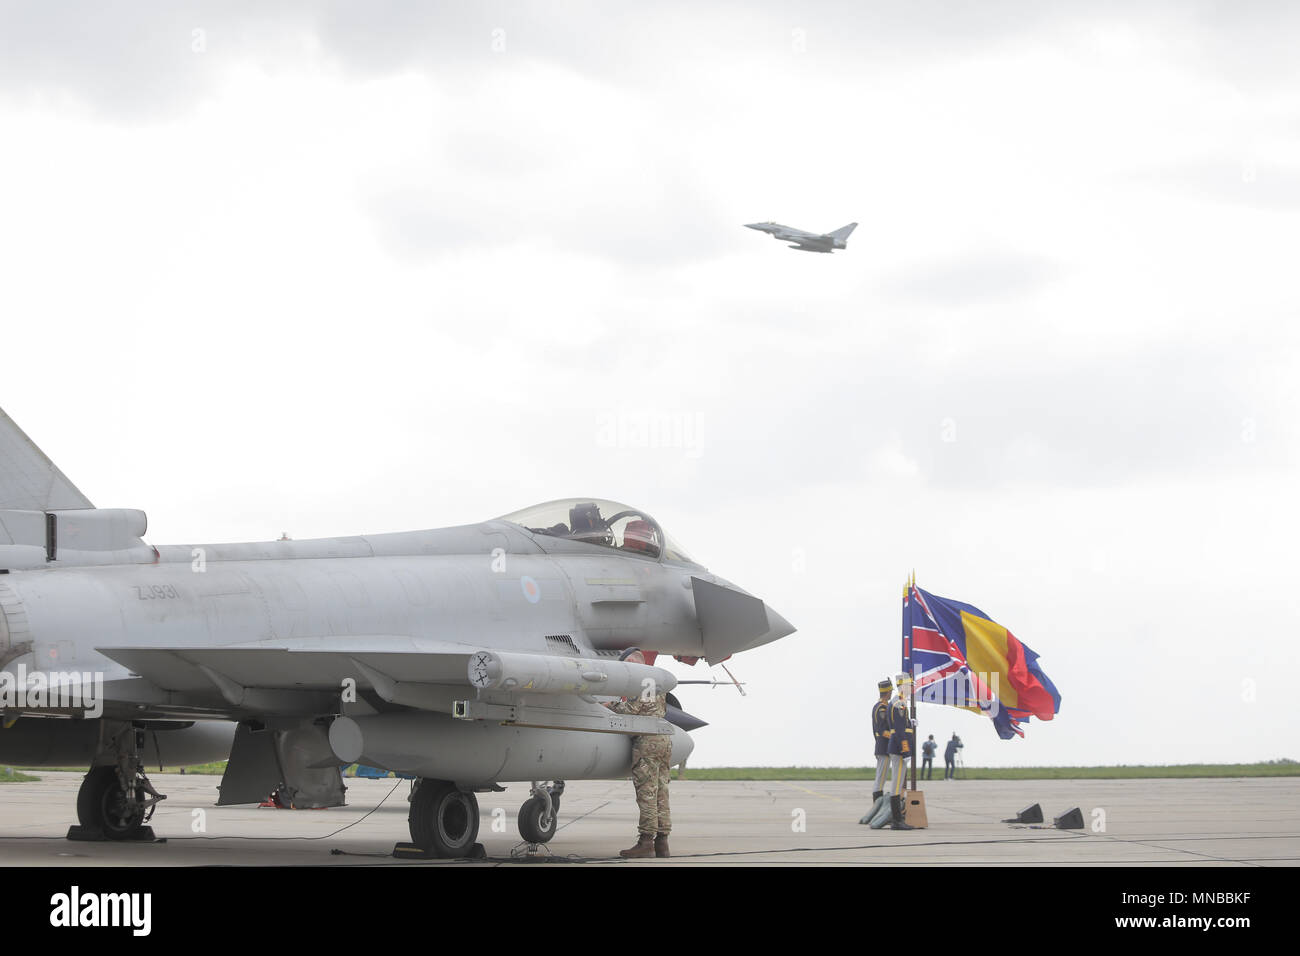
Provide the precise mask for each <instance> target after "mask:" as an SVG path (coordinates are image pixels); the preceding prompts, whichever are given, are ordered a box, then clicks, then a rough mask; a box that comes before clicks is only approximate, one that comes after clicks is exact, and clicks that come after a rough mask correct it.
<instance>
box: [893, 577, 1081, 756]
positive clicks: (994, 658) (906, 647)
mask: <svg viewBox="0 0 1300 956" xmlns="http://www.w3.org/2000/svg"><path fill="white" fill-rule="evenodd" d="M903 670H904V672H906V673H908V674H911V675H912V679H913V681H914V682H915V683H914V693H915V695H916V700H917V701H918V702H919V703H930V704H948V705H950V706H953V707H961V708H964V709H966V710H971V711H974V712H976V713H982V714H985V715H986V716H988V717H989V718H991V719H992V721H993V726H994V727H995V728H997V732H998V736H999V737H1001V738H1002V739H1003V740H1009V739H1010V738H1011V737H1013V736H1017V735H1019V736H1021V737H1023V736H1024V735H1025V732H1024V731H1023V730H1022V729H1021V727H1020V725H1021V724H1022V723H1023V722H1024V721H1026V720H1028V719H1029V718H1030V717H1037V718H1038V719H1039V720H1051V719H1052V718H1053V717H1055V716H1056V714H1057V713H1058V712H1059V711H1060V709H1061V695H1060V693H1058V692H1057V690H1056V686H1055V685H1054V684H1053V683H1052V682H1051V680H1050V679H1049V678H1048V676H1047V675H1046V674H1045V673H1043V669H1042V668H1041V667H1039V666H1038V655H1037V654H1035V653H1034V652H1033V651H1032V650H1031V649H1030V648H1029V647H1028V646H1027V645H1025V644H1022V643H1021V642H1020V641H1019V640H1018V639H1017V638H1016V637H1015V635H1014V634H1012V633H1011V632H1010V631H1008V630H1007V629H1006V628H1005V627H1003V626H1002V625H1001V624H998V623H996V622H995V621H993V619H992V618H990V617H989V616H988V615H987V614H985V613H984V612H983V611H981V610H980V609H979V608H977V607H974V606H972V605H970V604H962V603H961V602H960V601H951V600H949V599H947V598H941V597H938V596H936V595H934V594H930V593H929V592H928V591H922V590H921V589H920V588H918V587H917V586H916V581H915V580H911V581H909V582H908V584H907V587H906V588H904V589H903Z"/></svg>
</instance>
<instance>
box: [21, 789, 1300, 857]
mask: <svg viewBox="0 0 1300 956" xmlns="http://www.w3.org/2000/svg"><path fill="white" fill-rule="evenodd" d="M35 773H37V774H38V775H39V776H40V777H41V780H40V782H38V783H14V784H0V865H7V866H43V865H56V866H69V865H72V866H138V865H147V866H158V865H163V866H204V865H242V866H262V865H276V866H284V865H312V866H320V865H343V866H346V865H350V864H370V865H374V864H387V865H395V866H476V865H502V864H504V865H530V864H528V863H516V861H515V860H514V859H512V856H511V854H512V851H516V852H517V851H518V850H519V849H520V847H519V835H518V834H519V831H518V829H517V826H516V822H515V818H516V816H517V814H518V812H519V805H520V804H521V803H522V802H523V801H524V799H526V798H527V796H528V788H527V787H526V786H525V785H522V784H512V785H510V786H509V787H508V788H507V789H506V791H505V792H503V793H485V794H479V808H480V816H481V825H480V830H479V841H480V842H481V843H482V844H483V845H484V847H485V849H486V852H487V855H488V859H487V860H484V861H469V860H439V861H433V862H422V861H406V860H402V861H398V860H395V859H393V858H392V857H391V855H390V854H391V852H392V849H393V845H394V844H395V843H397V842H399V841H405V840H409V839H410V836H409V834H408V832H407V826H406V812H407V802H406V794H407V792H408V789H409V785H408V784H407V783H406V782H405V781H397V780H393V779H387V780H366V779H352V778H349V779H348V780H347V785H348V806H346V807H340V808H333V809H329V810H262V809H257V808H254V807H220V808H219V807H215V806H213V803H214V801H215V800H216V785H217V783H218V782H219V779H220V778H218V777H213V776H197V775H184V776H182V775H179V774H155V775H152V776H151V779H152V780H153V782H154V785H155V786H156V787H157V788H158V790H159V791H160V792H162V793H166V794H167V795H168V799H167V800H166V802H164V803H163V804H161V805H160V807H159V809H158V812H157V813H156V814H155V815H154V818H153V821H152V826H153V827H154V830H155V832H156V834H157V836H158V837H160V838H166V841H167V842H166V843H155V844H120V843H72V842H69V841H67V840H66V839H65V838H64V837H65V834H66V832H67V828H68V825H69V824H70V823H73V822H75V819H76V795H77V788H78V787H79V786H80V783H81V774H79V773H59V772H51V771H36V772H35ZM870 786H871V783H870V781H865V782H861V783H859V782H853V781H807V782H798V781H753V782H747V781H725V782H724V781H697V780H679V781H674V782H673V784H672V789H671V794H672V813H673V834H672V839H671V845H672V850H673V853H674V856H673V858H672V859H669V860H646V861H626V860H623V859H621V858H620V857H619V856H618V855H617V854H618V851H619V850H620V849H623V848H624V847H627V846H631V845H632V844H633V843H634V842H635V840H636V816H637V813H636V801H635V799H634V797H633V793H632V785H631V783H630V782H629V781H626V780H621V781H572V782H570V783H569V784H568V788H567V790H566V791H565V794H564V799H563V802H562V805H561V809H560V819H559V822H560V826H559V830H558V832H557V833H556V835H555V838H554V839H553V840H552V841H551V842H550V844H548V847H547V850H548V851H549V853H548V856H549V857H550V858H551V862H552V863H557V864H558V863H561V862H562V861H566V860H567V861H572V862H581V863H585V864H596V865H602V864H616V865H619V866H630V865H648V866H681V865H707V866H727V865H737V864H739V865H755V864H763V865H782V866H810V865H816V866H827V865H835V866H839V865H846V866H898V865H900V864H901V865H907V864H917V865H927V866H968V865H972V864H981V865H994V866H1093V865H1107V866H1116V865H1119V866H1170V867H1177V866H1183V865H1187V864H1192V865H1195V866H1206V865H1216V866H1217V865H1221V866H1243V865H1244V866H1287V865H1290V866H1295V865H1298V864H1300V778H1294V777H1292V778H1250V779H1192V780H1026V781H978V780H954V781H943V780H940V779H935V780H931V781H922V789H923V790H924V792H925V800H926V807H927V811H928V816H929V827H928V828H927V829H924V830H914V831H910V832H901V831H900V832H894V831H892V830H871V829H870V828H869V827H866V826H863V825H860V824H859V823H858V822H857V821H858V818H859V817H860V816H861V815H862V814H863V813H864V812H865V811H866V810H867V808H868V803H869V801H870ZM1032 803H1040V804H1042V808H1043V813H1044V816H1045V817H1046V818H1047V819H1046V824H1045V827H1046V828H1043V829H1032V828H1028V827H1021V826H1013V825H1009V824H1006V823H1002V822H1000V821H1001V820H1003V819H1004V818H1007V817H1012V816H1014V815H1015V814H1016V813H1017V812H1018V811H1019V810H1021V809H1023V808H1024V807H1026V806H1028V805H1029V804H1032ZM1076 806H1077V807H1079V808H1081V809H1082V811H1083V817H1084V822H1085V829H1083V830H1055V829H1052V828H1051V822H1052V818H1053V817H1055V816H1057V815H1059V814H1061V813H1064V812H1065V811H1066V810H1068V809H1070V808H1071V807H1076ZM336 850H337V851H341V853H337V854H336V853H333V852H332V851H336Z"/></svg>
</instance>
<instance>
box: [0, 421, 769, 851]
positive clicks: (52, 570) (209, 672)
mask: <svg viewBox="0 0 1300 956" xmlns="http://www.w3.org/2000/svg"><path fill="white" fill-rule="evenodd" d="M145 531H146V520H145V514H144V512H142V511H136V510H131V509H118V508H112V509H108V508H96V507H94V506H93V505H92V504H91V503H90V501H89V500H88V499H87V498H86V497H85V496H84V495H83V494H82V493H81V492H80V491H78V490H77V488H76V487H75V486H74V485H73V484H72V483H71V482H70V481H68V479H67V478H66V477H64V475H63V474H62V472H60V471H59V469H58V468H56V467H55V466H54V464H53V463H52V462H51V461H50V460H49V459H48V458H47V457H46V456H45V455H44V454H43V453H42V452H41V451H40V449H39V448H37V447H36V446H35V445H34V444H33V443H32V442H31V440H30V439H28V438H27V436H26V435H25V434H23V432H22V431H20V430H19V429H18V427H17V426H16V425H15V424H14V423H13V421H12V420H11V419H9V417H8V416H7V415H5V414H4V412H2V411H0V708H2V709H3V716H2V719H0V763H6V764H16V765H19V766H69V765H73V766H77V765H80V766H86V767H88V768H89V771H88V773H87V774H86V776H85V778H84V780H83V782H82V784H81V789H80V791H79V793H78V795H77V802H76V814H77V820H78V826H76V827H73V828H72V829H71V830H70V831H69V837H75V838H81V839H109V840H131V839H147V838H149V837H150V836H151V833H152V831H151V830H150V828H149V827H148V826H147V823H148V821H149V819H150V817H151V816H152V814H153V811H154V808H155V807H156V805H157V803H158V801H160V800H162V799H165V797H164V796H163V795H162V794H159V793H158V792H157V791H156V790H155V789H154V787H153V785H152V784H151V783H150V781H149V779H148V777H147V776H146V774H145V765H146V762H147V763H148V764H152V765H160V764H163V763H166V764H168V765H173V766H175V765H186V764H192V763H199V762H206V761H211V760H219V759H222V758H226V757H229V764H228V766H227V769H226V772H225V775H224V777H223V778H222V781H221V785H220V796H219V799H218V800H217V804H218V805H219V806H223V805H231V804H245V803H253V802H259V801H262V800H264V799H266V797H267V796H268V795H269V794H271V793H272V792H277V791H278V792H279V793H280V794H282V795H283V796H284V799H285V800H286V802H288V803H290V804H291V805H292V806H295V807H299V808H302V807H324V806H340V805H342V804H343V802H344V786H343V781H342V777H341V774H340V772H339V768H340V766H341V765H346V764H350V763H354V762H359V763H362V764H366V765H369V766H375V767H381V768H385V769H388V770H393V771H397V772H399V773H405V774H410V775H412V776H414V777H415V778H416V780H415V784H414V789H413V792H412V795H411V800H410V811H409V825H410V832H411V840H412V841H413V842H414V843H415V844H416V845H417V846H418V847H420V848H421V849H423V850H424V851H425V852H427V853H429V854H432V855H436V856H442V857H458V856H465V855H467V854H469V853H470V852H471V850H472V849H473V846H474V843H475V840H476V837H477V834H478V829H479V811H478V801H477V798H476V797H475V794H476V793H481V792H486V791H493V790H499V789H500V785H501V784H502V783H506V782H515V781H526V782H529V783H531V785H532V786H531V788H530V796H529V798H528V799H527V800H526V801H525V802H524V804H523V806H522V807H521V809H520V813H519V827H520V833H521V836H523V837H524V838H525V839H526V840H529V841H530V842H538V843H541V842H546V841H547V840H549V839H550V838H551V836H553V835H554V833H555V830H556V812H557V810H558V804H559V794H560V793H561V792H562V791H563V781H565V780H574V779H601V778H605V779H610V778H620V777H625V776H627V775H628V774H629V773H630V770H631V764H632V751H631V737H632V736H633V735H640V734H662V735H665V736H669V737H670V738H671V740H672V762H673V763H679V762H681V761H682V760H683V759H685V757H686V756H687V755H688V754H689V753H690V751H691V749H692V747H693V743H692V741H691V738H690V736H689V735H688V734H687V732H686V730H685V729H683V727H693V726H699V723H700V722H699V721H697V720H694V719H693V718H690V717H689V715H685V714H682V713H681V712H680V710H678V709H677V708H675V707H674V708H672V709H670V715H669V716H670V718H674V717H675V719H676V720H677V722H678V723H679V724H681V725H682V726H674V724H673V723H672V722H670V721H669V720H663V719H660V718H657V717H644V716H627V715H620V714H616V713H613V712H612V711H610V710H609V709H607V708H605V707H603V706H601V703H600V702H601V700H609V699H613V698H618V697H623V696H626V697H631V696H634V695H640V694H643V693H646V692H649V693H656V692H660V691H663V692H667V691H671V690H672V689H673V688H674V686H675V685H676V683H677V681H676V678H675V677H674V675H673V674H672V673H671V672H670V671H668V670H665V669H664V668H662V667H658V666H655V664H654V660H655V658H656V657H657V656H658V655H671V656H674V657H676V658H678V659H679V660H682V661H684V662H686V663H694V662H695V661H696V660H697V659H704V660H706V661H708V662H709V663H711V664H713V663H719V662H721V661H722V660H724V659H726V658H727V657H729V656H730V655H733V654H736V653H738V652H740V651H744V650H748V649H750V648H754V647H758V646H759V645H762V644H766V643H768V642H770V641H774V640H777V639H779V638H781V637H785V636H786V635H789V634H792V633H793V632H794V628H793V627H792V626H791V625H790V624H789V623H787V622H786V620H785V619H784V618H782V617H781V615H779V614H777V613H776V612H775V611H773V610H772V609H771V608H768V607H767V606H766V605H765V604H764V603H763V602H762V601H761V600H759V599H758V598H756V597H753V596H751V595H749V594H747V593H746V592H744V591H742V590H740V589H739V588H737V587H736V586H735V585H733V584H731V583H729V582H728V581H725V580H723V579H722V578H720V577H718V576H716V575H714V574H711V573H709V572H708V571H707V570H705V568H704V567H702V566H701V565H700V564H698V563H696V562H695V561H694V560H692V559H691V558H690V557H689V556H688V555H687V554H686V553H685V552H683V551H682V549H681V548H680V547H678V546H677V545H676V544H675V543H674V542H673V540H672V539H671V538H669V537H668V536H667V535H666V534H665V533H664V529H663V528H662V527H661V526H660V525H659V523H658V522H657V521H655V519H654V518H653V517H651V516H650V515H649V514H648V513H646V512H645V511H642V510H640V509H639V508H631V507H627V506H625V505H621V504H616V503H614V502H611V501H604V500H600V499H595V498H575V499H571V500H565V501H552V502H549V503H547V504H542V505H537V506H535V507H532V508H527V509H525V510H523V511H518V512H515V513H513V514H508V515H505V516H504V517H501V518H497V519H495V520H491V521H485V522H483V523H481V524H471V525H464V526H461V527H452V528H440V529H436V530H429V531H409V532H400V533H393V534H379V535H367V536H361V537H345V538H322V539H317V540H304V541H289V540H281V541H273V542H266V543H252V544H207V545H169V546H158V547H155V546H152V545H149V544H146V543H145V541H144V535H145ZM631 646H636V647H639V648H642V649H643V650H644V651H646V652H647V660H648V661H649V663H647V664H635V663H629V662H621V661H619V660H618V655H619V652H620V651H622V650H623V649H625V648H627V647H631ZM674 703H675V701H674Z"/></svg>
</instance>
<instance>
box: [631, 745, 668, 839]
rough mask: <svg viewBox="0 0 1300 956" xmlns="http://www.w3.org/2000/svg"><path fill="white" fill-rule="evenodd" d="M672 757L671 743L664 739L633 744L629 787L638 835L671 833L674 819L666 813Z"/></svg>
mask: <svg viewBox="0 0 1300 956" xmlns="http://www.w3.org/2000/svg"><path fill="white" fill-rule="evenodd" d="M672 756H673V746H672V742H671V741H670V740H669V739H668V738H667V737H663V736H645V737H637V738H636V739H635V740H634V741H633V742H632V786H634V787H635V788H636V805H637V809H638V810H640V811H641V816H640V818H639V819H638V820H637V826H636V828H637V831H638V832H639V833H642V834H646V835H649V836H655V835H657V834H660V833H662V834H663V835H664V836H667V835H668V834H669V833H670V832H672V829H673V818H672V814H671V813H669V810H668V765H669V763H670V761H671V760H672Z"/></svg>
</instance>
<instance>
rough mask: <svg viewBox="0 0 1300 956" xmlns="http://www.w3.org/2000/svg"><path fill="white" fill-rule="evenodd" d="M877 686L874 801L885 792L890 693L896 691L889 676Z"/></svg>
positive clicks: (873, 721) (873, 714) (873, 712)
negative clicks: (878, 694)
mask: <svg viewBox="0 0 1300 956" xmlns="http://www.w3.org/2000/svg"><path fill="white" fill-rule="evenodd" d="M876 687H877V688H878V689H879V690H880V700H878V701H876V705H875V706H874V707H872V708H871V732H872V734H874V735H875V738H876V785H875V787H874V788H873V789H872V793H871V802H872V803H875V802H876V801H877V800H879V799H880V798H881V797H882V796H883V795H884V793H885V771H886V770H888V769H889V734H890V726H889V695H890V694H892V693H893V692H894V685H893V683H891V682H890V680H889V678H888V677H886V678H885V679H884V680H882V681H881V682H880V683H879V684H877V685H876Z"/></svg>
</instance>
